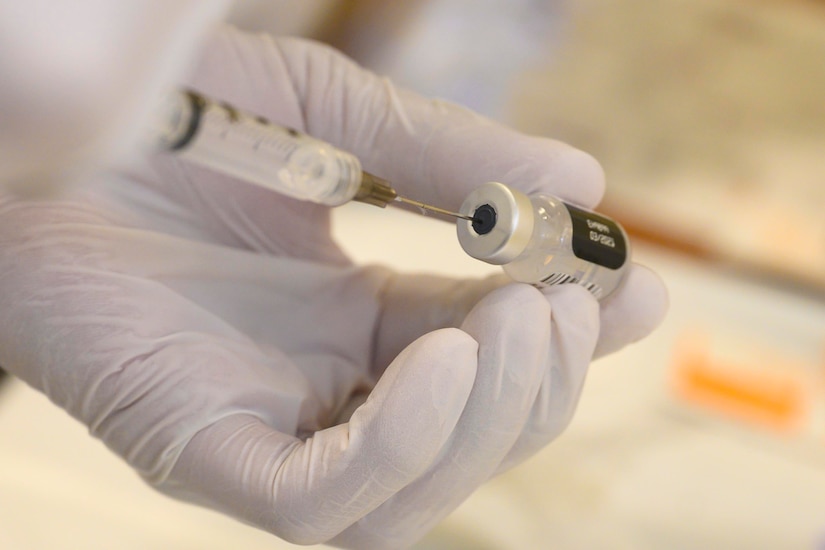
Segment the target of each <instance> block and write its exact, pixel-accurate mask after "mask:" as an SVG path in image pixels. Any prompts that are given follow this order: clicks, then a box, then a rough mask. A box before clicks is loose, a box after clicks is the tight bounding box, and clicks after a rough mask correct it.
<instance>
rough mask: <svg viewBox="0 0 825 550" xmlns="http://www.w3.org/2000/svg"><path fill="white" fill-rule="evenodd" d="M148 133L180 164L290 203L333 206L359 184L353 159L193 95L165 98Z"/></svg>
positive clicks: (345, 199)
mask: <svg viewBox="0 0 825 550" xmlns="http://www.w3.org/2000/svg"><path fill="white" fill-rule="evenodd" d="M154 131H155V133H156V134H157V136H158V142H159V144H160V146H161V148H162V149H164V150H167V151H171V152H174V153H175V154H176V156H178V157H180V158H182V159H186V160H188V161H190V162H193V163H195V164H199V165H201V166H205V167H208V168H211V169H213V170H215V171H217V172H221V173H224V174H227V175H230V176H233V177H236V178H238V179H241V180H244V181H247V182H250V183H254V184H257V185H260V186H262V187H266V188H268V189H272V190H274V191H277V192H278V193H281V194H284V195H288V196H290V197H293V198H296V199H300V200H306V201H311V202H316V203H320V204H326V205H329V206H338V205H341V204H344V203H346V202H349V201H350V200H352V199H353V198H354V197H355V195H356V193H357V192H358V189H359V186H360V184H361V178H362V175H361V163H360V162H359V161H358V158H357V157H355V156H354V155H351V154H349V153H347V152H344V151H341V150H339V149H336V148H335V147H333V146H331V145H329V144H327V143H325V142H323V141H319V140H317V139H314V138H312V137H310V136H307V135H306V134H302V133H300V132H297V131H295V130H292V129H289V128H284V127H282V126H278V125H277V124H274V123H272V122H269V121H268V120H266V119H264V118H261V117H255V116H252V115H249V114H247V113H244V112H241V111H239V110H237V109H235V108H234V107H232V106H230V105H227V104H224V103H217V102H215V101H212V100H210V99H208V98H206V97H204V96H202V95H200V94H197V93H194V92H174V93H172V94H170V95H169V96H167V98H166V100H165V102H164V105H163V107H162V108H161V110H160V111H159V116H158V117H157V119H156V120H155V122H154Z"/></svg>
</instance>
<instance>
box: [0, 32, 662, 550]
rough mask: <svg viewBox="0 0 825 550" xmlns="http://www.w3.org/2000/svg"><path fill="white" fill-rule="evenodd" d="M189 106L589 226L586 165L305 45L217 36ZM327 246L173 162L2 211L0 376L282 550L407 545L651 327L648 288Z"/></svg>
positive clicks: (553, 423) (316, 231)
mask: <svg viewBox="0 0 825 550" xmlns="http://www.w3.org/2000/svg"><path fill="white" fill-rule="evenodd" d="M187 84H188V85H191V86H192V87H194V88H196V89H199V90H201V91H203V92H205V93H207V94H209V95H211V96H213V97H216V98H221V99H224V100H226V101H230V102H232V103H234V104H236V105H238V106H239V107H241V108H244V109H247V110H249V111H252V112H256V113H260V114H261V115H263V116H266V117H268V118H270V119H272V120H274V121H277V122H279V123H281V124H284V125H288V126H292V127H295V128H298V129H301V130H304V131H307V132H308V133H310V134H312V135H314V136H316V137H318V138H321V139H324V140H328V141H330V142H332V143H333V144H335V145H337V146H339V147H341V148H343V149H346V150H349V151H352V152H353V153H355V154H357V155H358V156H359V157H360V158H361V159H362V161H363V163H364V165H365V167H366V169H368V170H370V171H371V172H373V173H375V174H377V175H380V176H383V177H387V178H388V179H390V180H391V181H393V182H394V183H395V184H396V186H397V187H398V188H399V190H400V191H401V192H402V193H403V194H405V195H407V196H410V197H414V198H417V199H421V200H424V201H426V202H430V203H432V204H436V205H440V206H444V207H447V208H456V207H457V206H458V205H459V203H460V202H461V200H462V199H463V197H464V196H465V195H466V194H467V193H468V192H469V191H470V190H471V189H472V188H473V187H475V186H477V185H479V184H481V183H483V182H486V181H490V180H496V181H501V182H505V183H507V184H509V185H512V186H514V187H518V188H520V189H522V190H524V191H526V192H528V193H530V192H537V191H545V192H550V193H553V194H556V195H559V196H561V197H563V198H566V199H568V200H572V201H574V202H576V203H579V204H582V205H584V206H593V205H595V203H596V202H597V201H598V200H599V198H600V196H601V193H602V187H603V182H602V172H601V170H600V168H599V166H598V164H596V162H595V161H593V160H592V159H591V158H590V157H588V156H587V155H585V154H583V153H581V152H579V151H576V150H573V149H571V148H570V147H568V146H565V145H563V144H560V143H557V142H554V141H550V140H547V139H539V138H532V137H527V136H523V135H520V134H518V133H516V132H513V131H511V130H508V129H505V128H503V127H501V126H498V125H496V124H494V123H492V122H490V121H488V120H485V119H482V118H480V117H478V116H476V115H474V114H472V113H470V112H468V111H466V110H463V109H461V108H458V107H455V106H451V105H446V104H444V103H440V102H434V101H428V100H425V99H423V98H421V97H418V96H416V95H414V94H411V93H407V92H404V91H400V90H397V89H395V88H394V87H393V86H392V85H391V84H390V83H389V82H387V81H385V80H382V79H380V78H377V77H376V76H374V75H372V74H370V73H368V72H365V71H363V70H362V69H360V68H358V67H357V66H355V65H354V64H352V63H351V62H349V61H348V60H346V59H344V58H342V57H341V56H340V55H338V54H337V53H335V52H333V51H331V50H330V49H328V48H325V47H322V46H319V45H315V44H312V43H309V42H305V41H300V40H272V39H270V38H267V37H263V36H247V35H244V34H241V33H239V32H236V31H231V30H227V31H223V32H221V33H219V34H217V35H216V36H215V37H214V38H213V39H212V40H211V42H210V43H209V44H208V45H207V47H206V48H205V49H204V52H203V55H202V58H201V61H200V63H199V64H198V66H197V67H196V68H195V69H194V70H193V72H192V76H191V78H190V81H189V82H187ZM387 215H388V216H389V215H392V214H391V213H389V212H388V213H387ZM433 223H435V222H433ZM328 224H329V211H328V209H326V208H324V207H321V206H317V205H313V204H307V203H300V202H297V201H294V200H291V199H287V198H284V197H281V196H279V195H276V194H271V193H268V192H266V191H264V190H262V189H259V188H257V187H254V186H249V185H245V184H242V183H240V182H237V181H233V180H231V179H228V178H226V177H222V176H220V175H218V174H215V173H213V172H210V171H208V170H205V169H200V168H197V167H192V166H187V165H184V164H182V163H180V162H178V161H177V160H175V159H174V158H171V157H159V158H154V159H152V162H151V163H149V164H146V165H145V166H142V167H141V168H140V169H139V170H137V171H136V172H135V173H132V174H109V175H107V176H105V177H102V178H100V179H99V180H97V181H94V182H91V183H90V186H89V187H88V188H87V189H85V190H84V191H83V193H80V192H78V193H76V197H75V198H74V199H73V200H65V201H59V202H58V201H52V202H20V201H17V202H15V201H11V200H6V201H5V202H4V203H2V206H0V273H2V274H3V276H2V285H3V286H2V288H1V289H0V300H2V304H0V326H2V327H3V330H2V331H0V364H2V365H4V366H5V367H7V368H8V369H10V370H11V371H12V372H13V373H15V374H17V375H18V376H19V377H21V378H23V379H24V380H26V381H27V382H28V383H29V384H31V385H32V386H34V387H36V388H38V389H40V390H42V391H44V392H45V393H46V394H48V396H49V397H50V398H51V399H52V400H53V401H54V402H55V403H57V404H58V405H59V406H61V407H63V408H65V409H66V410H68V411H69V412H70V413H71V414H72V415H73V416H75V417H76V418H78V419H79V420H80V421H82V422H84V423H85V424H87V425H88V426H89V429H90V431H91V433H92V434H93V435H94V436H96V437H99V438H100V439H102V440H103V441H104V442H105V443H106V444H107V445H108V446H109V447H110V448H111V449H112V450H114V451H115V452H116V453H118V454H119V455H120V456H122V457H123V458H124V459H126V460H127V461H128V462H129V463H130V464H131V465H132V466H133V467H134V468H135V469H136V470H137V471H138V472H139V473H140V474H141V475H142V476H143V477H144V478H145V479H146V480H147V481H148V482H149V483H151V484H152V485H154V486H155V487H157V488H158V489H159V490H161V491H164V492H166V493H168V494H171V495H174V496H177V497H180V498H185V499H188V500H190V501H194V502H197V503H200V504H203V505H206V506H210V507H212V508H215V509H218V510H222V511H224V512H226V513H228V514H231V515H234V516H236V517H238V518H240V519H242V520H244V521H246V522H249V523H251V524H254V525H256V526H258V527H261V528H263V529H266V530H269V531H271V532H272V533H275V534H277V535H278V536H280V537H283V538H285V539H287V540H290V541H294V542H299V543H317V542H325V541H331V542H332V544H336V545H342V546H346V547H351V548H400V547H405V546H407V545H409V544H412V543H413V542H414V541H416V540H417V539H418V538H420V537H421V536H423V535H424V534H425V533H426V532H427V531H428V530H429V529H430V528H432V527H433V526H434V525H435V524H437V523H438V522H439V521H440V520H441V519H442V518H443V517H444V516H445V515H447V514H448V513H449V512H450V511H451V510H453V509H454V508H455V507H456V506H457V505H458V504H459V503H461V502H462V501H463V500H464V499H465V498H466V497H467V496H468V495H470V494H471V493H472V492H473V491H474V490H475V489H476V488H477V487H478V486H479V485H480V484H481V483H483V482H485V481H486V480H487V479H489V478H490V477H491V476H492V475H494V474H495V473H497V472H500V471H502V470H504V469H506V468H507V467H509V466H512V465H514V464H516V463H518V462H520V461H521V460H523V459H524V458H526V457H527V456H529V455H530V454H531V453H534V452H535V451H536V450H538V449H539V448H541V447H542V446H543V445H545V444H546V443H548V442H549V441H551V440H553V439H554V438H555V437H556V436H557V435H558V434H559V433H560V432H561V431H562V429H563V428H564V427H565V426H566V425H567V423H568V422H569V420H570V418H571V415H572V413H573V410H574V407H575V405H576V402H577V400H578V396H579V393H580V391H581V387H582V383H583V380H584V377H585V372H586V370H587V366H588V363H589V361H590V360H591V357H592V355H593V353H594V349H595V348H596V347H597V345H598V346H599V348H600V349H602V350H605V351H608V350H615V349H618V348H620V347H622V346H623V345H625V344H627V343H629V342H631V341H633V340H635V339H638V338H640V337H642V336H644V335H645V334H647V333H648V332H649V331H650V330H652V328H653V327H654V326H655V325H656V324H657V323H658V322H659V320H660V318H661V317H662V315H663V312H664V309H665V302H666V298H665V293H664V290H663V287H662V285H661V283H660V282H659V280H658V279H657V278H656V276H655V275H653V274H652V273H651V272H649V271H647V270H645V269H643V268H640V267H634V268H633V269H632V270H631V272H630V274H629V277H628V279H627V282H626V284H625V285H624V287H623V288H622V289H621V290H620V291H618V293H617V294H615V296H613V297H611V298H610V300H609V301H606V302H604V303H603V304H601V307H600V306H599V304H598V303H597V302H596V301H595V300H594V299H593V298H592V297H591V296H590V295H589V294H588V293H587V292H586V291H584V290H583V289H582V288H580V287H577V286H572V285H568V286H563V287H557V288H553V289H550V290H546V291H544V292H543V293H542V292H539V291H538V290H536V289H535V288H533V287H531V286H528V285H523V284H503V283H502V281H501V280H499V279H495V278H494V279H490V280H485V281H453V280H449V279H445V278H440V277H428V276H401V275H397V274H393V273H391V272H389V271H388V270H386V269H382V268H378V267H373V268H366V269H365V268H361V267H357V266H353V265H351V264H350V262H349V261H348V260H347V259H346V258H345V256H344V255H343V253H342V252H341V251H340V250H339V248H338V247H337V246H336V244H335V243H334V242H333V241H332V240H331V239H330V235H329V227H328ZM376 238H379V236H376ZM468 312H469V313H468ZM365 399H366V401H365ZM548 490H552V487H549V488H548Z"/></svg>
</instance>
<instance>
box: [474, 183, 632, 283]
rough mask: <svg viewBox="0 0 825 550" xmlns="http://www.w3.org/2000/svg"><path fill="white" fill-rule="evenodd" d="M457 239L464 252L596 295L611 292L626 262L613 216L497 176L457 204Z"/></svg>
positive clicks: (531, 279)
mask: <svg viewBox="0 0 825 550" xmlns="http://www.w3.org/2000/svg"><path fill="white" fill-rule="evenodd" d="M460 212H461V214H464V215H465V216H469V217H471V218H473V220H472V221H469V220H459V222H458V241H459V243H461V247H462V248H463V249H464V251H465V252H467V254H469V255H470V256H472V257H473V258H476V259H479V260H482V261H484V262H487V263H490V264H495V265H502V266H504V271H505V273H507V274H508V275H509V276H510V277H511V278H512V279H513V280H515V281H519V282H524V283H532V284H534V285H536V286H539V287H541V286H548V285H558V284H565V283H576V284H579V285H582V286H583V287H585V288H586V289H587V290H589V291H590V292H591V293H592V294H593V295H594V296H595V297H596V298H597V299H602V298H604V297H606V296H608V295H610V293H611V292H613V291H614V290H615V289H616V288H617V287H618V286H619V284H620V283H621V282H622V279H623V277H624V273H625V270H626V268H627V266H628V265H629V264H630V262H629V261H628V260H629V257H630V245H629V241H628V239H627V234H626V233H625V231H624V229H622V227H621V226H620V225H619V224H617V223H616V222H615V221H613V220H611V219H610V218H607V217H605V216H602V215H600V214H596V213H595V212H591V211H589V210H585V209H582V208H578V207H576V206H573V205H570V204H567V203H565V202H563V201H561V200H560V199H558V198H556V197H553V196H550V195H536V196H532V197H528V196H527V195H525V194H524V193H521V192H519V191H516V190H514V189H510V188H509V187H507V186H505V185H503V184H501V183H496V182H490V183H486V184H484V185H482V186H481V187H479V188H478V189H476V190H475V191H473V192H472V193H470V195H469V196H468V197H467V199H466V200H465V201H464V204H462V205H461V209H460Z"/></svg>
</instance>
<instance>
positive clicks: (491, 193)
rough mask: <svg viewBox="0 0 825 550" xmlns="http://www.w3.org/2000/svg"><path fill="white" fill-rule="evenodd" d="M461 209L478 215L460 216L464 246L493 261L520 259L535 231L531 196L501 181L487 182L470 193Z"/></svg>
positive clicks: (472, 254)
mask: <svg viewBox="0 0 825 550" xmlns="http://www.w3.org/2000/svg"><path fill="white" fill-rule="evenodd" d="M491 209H492V214H491V212H490V210H491ZM459 212H460V213H461V214H463V215H465V216H469V217H471V218H473V219H474V221H469V220H459V222H458V224H457V226H456V227H457V232H458V242H459V243H460V244H461V248H463V249H464V252H466V253H467V254H469V255H470V256H472V257H473V258H476V259H478V260H482V261H484V262H487V263H490V264H495V265H503V264H506V263H509V262H511V261H513V260H514V259H516V258H517V257H518V256H519V255H520V254H521V253H522V252H524V249H525V248H527V244H528V243H529V242H530V237H531V236H532V234H533V205H532V203H531V202H530V198H529V197H528V196H527V195H525V194H524V193H522V192H520V191H516V190H514V189H510V188H509V187H507V186H506V185H504V184H501V183H498V182H489V183H485V184H484V185H482V186H481V187H479V188H478V189H476V190H475V191H473V192H472V193H470V194H469V195H468V196H467V198H466V199H465V200H464V203H463V204H462V205H461V208H460V209H459ZM491 226H492V227H491Z"/></svg>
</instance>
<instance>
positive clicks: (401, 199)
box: [393, 195, 476, 222]
mask: <svg viewBox="0 0 825 550" xmlns="http://www.w3.org/2000/svg"><path fill="white" fill-rule="evenodd" d="M393 200H394V201H397V202H400V203H403V204H409V205H410V206H415V207H416V208H421V209H422V210H429V211H430V212H435V213H436V214H442V215H444V216H451V217H453V218H458V219H460V220H467V221H471V222H474V221H476V219H475V218H473V217H472V216H465V215H464V214H459V213H458V212H450V211H449V210H444V209H443V208H439V207H437V206H431V205H429V204H427V203H424V202H420V201H416V200H413V199H408V198H406V197H402V196H400V195H399V196H396V197H395V198H394V199H393Z"/></svg>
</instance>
